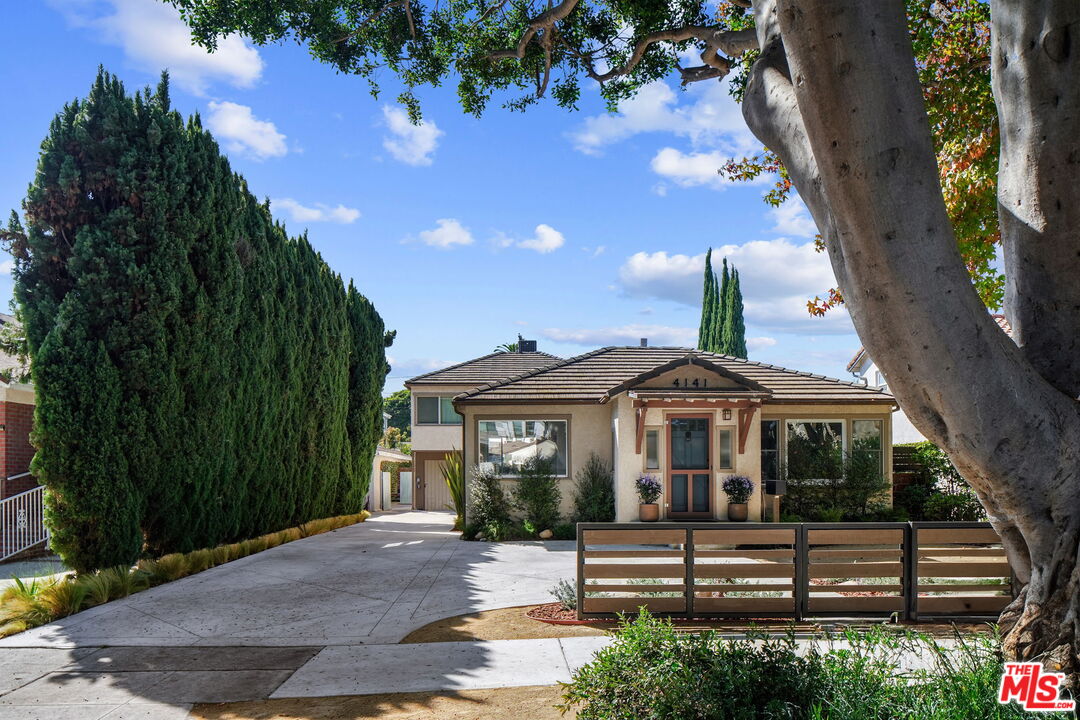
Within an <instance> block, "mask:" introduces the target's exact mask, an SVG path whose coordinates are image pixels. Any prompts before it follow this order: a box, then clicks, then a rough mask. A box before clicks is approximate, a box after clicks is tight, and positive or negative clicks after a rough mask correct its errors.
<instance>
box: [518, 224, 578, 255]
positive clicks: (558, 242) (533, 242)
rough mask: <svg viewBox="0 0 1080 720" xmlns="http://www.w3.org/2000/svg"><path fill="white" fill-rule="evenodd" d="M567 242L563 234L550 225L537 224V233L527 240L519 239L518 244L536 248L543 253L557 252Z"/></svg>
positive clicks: (531, 248) (522, 246) (528, 248)
mask: <svg viewBox="0 0 1080 720" xmlns="http://www.w3.org/2000/svg"><path fill="white" fill-rule="evenodd" d="M565 243H566V238H564V237H563V234H562V233H561V232H559V231H558V230H556V229H555V228H553V227H551V226H550V225H544V224H540V225H537V226H536V234H535V235H534V236H533V237H531V238H527V239H525V240H519V241H518V242H517V246H518V247H519V248H524V249H526V250H535V251H536V252H538V253H540V254H541V255H546V254H547V253H550V252H555V251H556V250H558V249H559V248H561V247H562V246H563V245H564V244H565Z"/></svg>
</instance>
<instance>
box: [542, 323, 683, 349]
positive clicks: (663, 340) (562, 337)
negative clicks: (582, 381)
mask: <svg viewBox="0 0 1080 720" xmlns="http://www.w3.org/2000/svg"><path fill="white" fill-rule="evenodd" d="M540 334H541V335H542V336H544V337H545V338H547V339H548V340H553V341H554V342H564V343H571V344H574V345H590V346H594V347H595V346H598V345H599V346H602V345H637V344H638V343H639V342H640V341H641V338H648V340H649V344H650V345H675V346H678V347H693V346H694V345H695V344H696V343H697V328H684V327H672V326H669V325H638V324H631V325H622V326H620V327H604V328H593V329H574V330H570V329H564V328H547V329H545V330H543V331H542V332H541V333H540Z"/></svg>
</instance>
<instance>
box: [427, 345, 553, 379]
mask: <svg viewBox="0 0 1080 720" xmlns="http://www.w3.org/2000/svg"><path fill="white" fill-rule="evenodd" d="M560 360H561V358H559V357H557V356H555V355H549V354H548V353H546V352H493V353H489V354H487V355H484V356H483V357H478V358H474V359H472V360H466V361H465V362H461V363H458V364H457V365H451V366H450V367H446V368H443V369H442V370H434V371H432V372H429V373H424V374H423V375H417V376H416V377H414V378H411V379H409V380H406V381H405V386H406V387H409V386H412V385H480V384H482V383H492V382H495V381H497V380H502V379H503V378H508V377H513V376H516V375H520V374H521V373H523V372H526V371H529V370H536V369H538V368H542V367H547V366H548V365H551V364H552V363H557V362H559V361H560Z"/></svg>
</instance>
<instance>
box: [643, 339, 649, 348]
mask: <svg viewBox="0 0 1080 720" xmlns="http://www.w3.org/2000/svg"><path fill="white" fill-rule="evenodd" d="M641 347H649V338H641Z"/></svg>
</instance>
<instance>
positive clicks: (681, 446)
mask: <svg viewBox="0 0 1080 720" xmlns="http://www.w3.org/2000/svg"><path fill="white" fill-rule="evenodd" d="M668 427H669V430H668V449H669V452H668V457H669V458H670V461H669V462H670V466H669V468H668V478H669V482H670V484H671V493H670V495H669V497H670V498H671V500H670V502H671V506H670V508H669V514H670V515H671V517H676V518H677V517H702V516H705V517H707V516H709V515H711V511H712V501H711V498H712V488H711V486H712V480H711V478H712V472H711V470H712V462H711V457H710V456H711V454H712V453H711V452H710V444H709V439H710V437H711V422H710V420H709V418H707V417H673V418H671V419H670V421H669V424H668Z"/></svg>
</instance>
